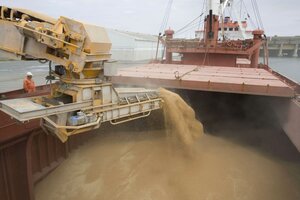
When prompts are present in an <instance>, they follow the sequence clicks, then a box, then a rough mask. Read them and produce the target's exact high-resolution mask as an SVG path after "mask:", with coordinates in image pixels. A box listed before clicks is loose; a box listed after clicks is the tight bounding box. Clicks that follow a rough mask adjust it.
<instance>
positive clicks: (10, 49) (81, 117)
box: [0, 6, 163, 142]
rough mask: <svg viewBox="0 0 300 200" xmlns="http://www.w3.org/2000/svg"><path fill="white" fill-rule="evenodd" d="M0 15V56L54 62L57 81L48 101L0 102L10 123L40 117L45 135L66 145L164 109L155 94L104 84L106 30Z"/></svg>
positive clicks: (13, 12)
mask: <svg viewBox="0 0 300 200" xmlns="http://www.w3.org/2000/svg"><path fill="white" fill-rule="evenodd" d="M0 14H1V15H0V35H1V37H0V52H1V53H2V54H4V55H5V56H6V57H8V58H10V59H17V60H32V59H38V60H48V61H52V62H54V63H56V64H57V65H56V66H55V71H54V72H52V73H53V74H52V75H53V76H55V77H58V79H59V81H58V82H56V83H55V84H53V85H52V88H51V94H50V95H48V96H38V97H33V98H23V99H11V100H3V101H0V109H1V110H2V111H3V112H5V113H7V114H9V115H10V116H12V117H13V118H15V119H17V120H19V121H21V122H24V121H28V120H32V119H37V118H41V127H42V128H43V129H44V130H45V132H48V133H53V134H55V135H57V137H58V138H59V139H60V140H61V141H62V142H65V141H66V140H67V139H68V136H71V135H74V134H78V133H82V132H86V131H89V130H92V129H97V128H99V127H100V125H101V123H103V122H110V123H111V124H119V123H124V122H128V121H131V120H135V119H139V118H143V117H147V116H149V115H150V113H151V112H152V111H153V110H157V109H160V108H161V107H162V102H163V101H162V99H161V98H160V96H159V94H158V92H157V91H156V90H148V89H144V88H114V87H113V85H112V84H111V83H109V82H106V81H105V79H104V72H103V69H104V63H105V62H106V61H108V60H109V59H110V56H111V54H110V49H111V42H110V40H109V37H108V35H107V33H106V31H105V29H104V28H102V27H98V26H93V25H88V24H84V23H81V22H78V21H75V20H72V19H69V18H66V17H60V18H59V19H53V18H50V17H48V16H44V15H41V14H38V13H35V12H32V11H28V10H24V9H14V8H8V7H4V6H0Z"/></svg>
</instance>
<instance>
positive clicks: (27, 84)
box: [23, 78, 35, 93]
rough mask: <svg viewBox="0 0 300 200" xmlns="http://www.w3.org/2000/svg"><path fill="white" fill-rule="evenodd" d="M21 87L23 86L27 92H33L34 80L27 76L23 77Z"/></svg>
mask: <svg viewBox="0 0 300 200" xmlns="http://www.w3.org/2000/svg"><path fill="white" fill-rule="evenodd" d="M23 88H24V90H25V92H27V93H32V92H35V84H34V81H33V80H32V79H31V80H30V79H28V78H25V79H24V82H23Z"/></svg>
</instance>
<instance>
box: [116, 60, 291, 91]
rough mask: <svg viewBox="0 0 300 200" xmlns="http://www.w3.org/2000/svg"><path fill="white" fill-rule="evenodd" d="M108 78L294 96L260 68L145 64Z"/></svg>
mask: <svg viewBox="0 0 300 200" xmlns="http://www.w3.org/2000/svg"><path fill="white" fill-rule="evenodd" d="M111 81H112V82H113V83H115V84H122V85H124V84H126V85H132V86H133V85H135V86H138V85H143V86H145V85H146V86H149V87H165V88H176V89H189V90H199V91H212V92H224V93H237V94H251V95H263V96H277V97H293V96H294V95H295V92H294V90H293V88H291V87H290V86H289V85H287V84H286V83H284V81H282V80H281V79H280V78H278V77H277V76H275V75H273V74H272V73H271V72H269V71H268V70H266V69H262V68H234V67H222V66H196V65H178V64H146V65H141V66H136V67H128V68H120V69H119V70H118V72H117V74H116V75H114V76H111Z"/></svg>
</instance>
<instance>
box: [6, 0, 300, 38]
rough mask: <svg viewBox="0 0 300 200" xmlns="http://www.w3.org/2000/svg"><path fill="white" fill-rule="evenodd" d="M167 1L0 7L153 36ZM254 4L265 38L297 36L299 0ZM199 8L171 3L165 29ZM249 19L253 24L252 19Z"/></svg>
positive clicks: (44, 0)
mask: <svg viewBox="0 0 300 200" xmlns="http://www.w3.org/2000/svg"><path fill="white" fill-rule="evenodd" d="M168 1H169V0H0V4H1V5H6V6H10V7H19V8H26V9H30V10H33V11H37V12H41V13H44V14H47V15H50V16H53V17H59V16H66V17H70V18H73V19H77V20H81V21H83V22H88V23H90V24H96V25H101V26H105V27H110V28H115V29H121V30H128V31H134V32H141V33H150V34H157V33H158V31H159V29H160V26H161V23H162V19H163V16H164V14H165V8H166V6H167V3H168ZM244 1H245V2H246V1H248V2H250V0H244ZM257 3H258V5H259V9H260V13H261V17H262V20H263V24H264V28H265V30H266V33H267V35H300V0H284V1H283V0H257ZM202 5H203V0H174V2H173V7H172V10H171V15H170V20H169V23H168V27H171V28H173V29H174V30H178V29H180V28H181V27H182V26H184V25H185V24H187V23H188V22H189V21H191V20H192V19H194V18H195V17H197V16H198V15H200V14H201V13H202ZM248 9H251V10H252V8H248ZM249 12H251V11H249ZM252 19H253V21H255V20H254V19H255V18H254V16H252Z"/></svg>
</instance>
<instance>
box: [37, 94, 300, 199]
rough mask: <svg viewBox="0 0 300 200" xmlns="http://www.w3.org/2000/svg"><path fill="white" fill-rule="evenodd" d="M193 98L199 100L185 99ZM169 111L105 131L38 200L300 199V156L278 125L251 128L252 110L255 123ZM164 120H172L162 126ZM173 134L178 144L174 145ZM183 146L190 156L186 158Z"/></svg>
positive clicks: (45, 185)
mask: <svg viewBox="0 0 300 200" xmlns="http://www.w3.org/2000/svg"><path fill="white" fill-rule="evenodd" d="M184 95H185V94H183V96H184ZM193 95H197V97H199V96H201V95H199V94H198V93H190V94H188V96H189V97H193ZM171 96H172V95H171ZM194 97H195V96H194ZM194 97H193V99H197V98H194ZM172 98H174V96H172ZM199 98H201V97H199ZM226 98H227V97H226ZM230 98H231V97H230ZM234 98H235V100H236V98H238V99H239V98H240V97H234ZM213 99H218V100H221V99H222V98H219V96H213ZM186 100H187V101H188V102H189V99H188V98H186ZM239 100H240V99H239ZM167 101H170V100H167ZM207 102H209V101H207ZM228 102H231V99H229V100H228ZM228 102H227V103H226V105H229V104H228ZM251 102H252V100H251ZM173 103H174V104H176V105H177V106H176V108H175V109H174V105H172V104H173ZM192 103H194V102H192ZM196 103H197V102H196ZM211 103H212V104H213V107H214V108H216V106H215V104H214V103H215V102H211ZM241 104H243V103H241ZM168 105H170V107H169V108H168V113H167V114H166V113H164V114H163V113H162V112H155V113H153V114H152V115H151V116H150V117H149V118H148V119H144V120H140V121H135V122H131V123H128V124H126V125H125V124H123V125H118V126H114V127H111V126H109V125H104V127H102V129H100V130H98V131H97V133H96V135H95V136H94V137H93V139H92V140H90V141H89V142H87V143H85V144H84V145H83V146H81V147H80V148H78V149H77V150H76V151H75V152H73V153H72V154H71V156H70V157H69V158H68V159H67V160H66V161H65V162H64V163H63V164H62V165H60V166H59V167H58V168H57V169H56V170H55V171H54V172H52V173H51V174H50V175H49V176H47V177H46V178H45V179H44V180H42V181H41V182H40V183H38V184H37V185H36V188H35V196H36V199H37V200H52V199H53V200H54V199H55V200H60V199H61V200H71V199H72V200H82V199H88V200H89V199H91V200H98V199H99V200H100V199H101V200H102V199H105V200H106V199H109V200H114V199H119V200H123V199H124V200H127V199H128V200H183V199H187V200H188V199H191V200H202V199H203V200H221V199H222V200H224V199H225V200H227V199H228V200H229V199H230V200H232V199H238V200H253V199H256V200H259V199H261V200H266V199H272V200H282V199H289V200H297V199H300V157H299V153H298V152H297V151H296V150H295V148H293V146H292V144H291V143H290V142H289V140H288V139H287V137H286V136H285V134H284V133H283V132H282V130H281V129H280V128H279V127H278V126H277V125H274V123H275V122H273V121H271V122H269V123H262V122H261V121H260V120H256V121H255V122H253V121H252V120H250V119H252V118H251V116H252V115H251V114H249V113H248V112H247V113H248V114H249V115H250V117H249V116H244V115H243V114H239V115H237V113H234V116H236V117H232V115H230V114H228V113H227V112H226V110H222V111H221V112H220V113H218V112H215V113H213V117H211V116H209V117H204V114H205V116H208V115H209V114H212V113H209V112H206V110H213V109H212V107H209V105H208V104H206V105H205V106H204V107H201V108H198V107H197V106H195V107H194V108H195V109H196V113H195V112H193V110H191V109H190V108H189V107H188V106H187V107H185V105H184V103H183V102H182V101H181V100H180V99H176V100H174V99H173V100H171V102H169V104H168ZM171 105H172V106H171ZM197 105H198V104H197ZM243 105H244V104H243ZM181 106H183V107H181ZM207 106H208V108H206V107H207ZM233 106H234V107H235V106H236V105H235V104H234V105H233ZM172 108H173V109H172ZM170 109H171V110H170ZM220 109H221V108H218V109H217V110H220ZM226 109H227V107H226ZM251 110H252V109H251ZM179 111H180V112H181V113H177V112H179ZM203 112H205V113H203ZM224 113H227V114H226V115H225V114H224ZM164 115H165V116H172V115H173V118H172V119H171V120H170V119H167V120H164V117H163V116H164ZM174 115H175V116H174ZM198 115H199V116H200V117H199V118H201V119H203V121H204V122H205V123H204V127H205V126H207V127H208V128H206V131H205V132H206V133H205V134H203V133H202V130H203V129H202V127H201V123H199V122H196V121H194V120H195V119H194V118H195V117H198ZM259 115H260V116H263V113H262V112H260V113H259ZM256 118H257V117H256ZM216 119H219V120H216ZM262 120H263V121H264V122H266V120H267V118H266V117H265V116H264V117H263V119H262ZM268 120H270V119H268ZM176 121H177V122H178V124H177V126H176V128H175V129H174V128H173V129H172V126H171V127H170V124H171V125H172V124H173V127H174V126H175V124H176V123H175V124H174V122H176ZM183 122H185V123H184V124H183ZM165 124H167V126H166V125H165ZM195 127H196V128H195ZM178 130H182V131H183V132H185V133H186V134H185V133H184V134H182V131H181V132H178ZM195 132H196V133H195ZM170 134H171V135H172V136H175V138H176V142H174V141H173V140H171V141H170V140H169V138H170V137H169V136H170ZM182 144H184V145H182ZM186 145H188V146H192V149H193V150H192V151H189V152H188V153H187V149H186V148H185V146H186Z"/></svg>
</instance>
